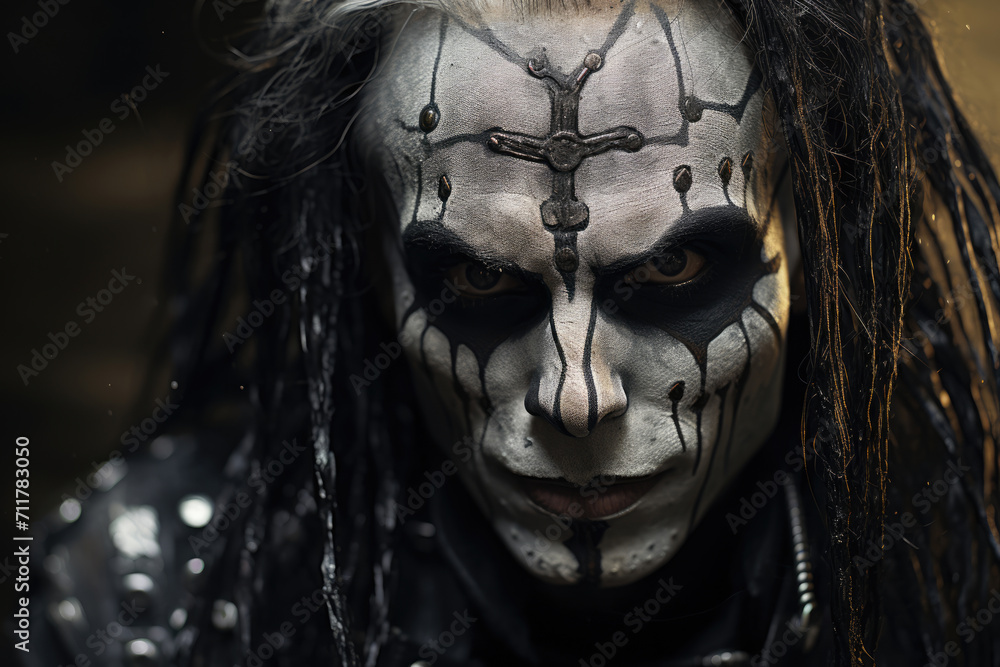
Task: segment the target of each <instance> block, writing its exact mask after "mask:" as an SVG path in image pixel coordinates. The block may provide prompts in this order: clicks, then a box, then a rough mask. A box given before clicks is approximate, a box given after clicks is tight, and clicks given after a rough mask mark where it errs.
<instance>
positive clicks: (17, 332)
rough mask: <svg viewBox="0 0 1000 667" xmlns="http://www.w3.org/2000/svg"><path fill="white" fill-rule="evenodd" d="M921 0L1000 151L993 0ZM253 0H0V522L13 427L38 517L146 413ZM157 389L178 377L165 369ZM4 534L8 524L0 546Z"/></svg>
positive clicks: (977, 122)
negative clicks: (182, 179)
mask: <svg viewBox="0 0 1000 667" xmlns="http://www.w3.org/2000/svg"><path fill="white" fill-rule="evenodd" d="M39 2H41V3H42V5H43V6H47V7H49V10H50V13H54V15H53V16H51V17H45V18H46V21H45V24H44V25H41V27H37V28H35V26H34V25H32V27H30V28H29V27H26V25H25V17H27V21H29V22H31V21H32V17H36V18H37V15H38V13H39V12H40V11H42V10H41V9H40V4H39ZM917 4H918V6H919V7H920V11H921V12H922V13H924V14H925V16H926V17H927V19H928V20H929V22H930V24H931V27H932V30H933V32H934V34H935V35H936V37H937V41H938V48H939V52H940V53H941V54H942V56H943V60H944V64H945V68H946V70H947V72H948V73H949V75H950V77H951V80H952V82H953V84H954V86H955V88H956V90H957V92H958V95H959V98H960V103H961V105H962V108H963V109H964V110H965V111H966V113H967V114H968V115H969V117H970V118H971V120H972V121H973V124H974V126H975V127H977V129H978V131H979V133H980V136H981V137H982V139H983V141H984V143H985V146H986V148H987V150H988V152H989V153H990V154H991V155H992V156H993V157H994V163H995V164H996V163H997V156H1000V117H998V113H997V106H998V104H1000V3H998V2H997V1H996V0H923V2H918V3H917ZM262 6H263V0H207V1H206V2H199V3H195V2H192V1H191V0H182V1H180V2H170V3H168V2H141V1H140V2H136V1H135V0H128V1H125V0H68V1H67V2H66V3H65V4H59V2H58V0H34V1H24V0H4V6H3V10H2V11H0V30H2V33H3V34H4V39H3V43H2V44H0V53H3V58H4V60H3V63H4V65H3V75H2V79H0V80H2V81H3V85H2V86H0V128H2V130H0V132H2V143H0V203H2V205H0V285H2V293H0V294H2V302H0V332H2V338H0V341H2V346H0V349H2V351H0V406H2V407H0V494H2V501H0V506H2V508H3V523H4V526H3V530H2V531H0V535H9V533H10V531H12V530H13V526H12V524H13V521H14V517H13V511H12V509H11V507H12V503H11V500H12V499H13V496H14V492H13V488H12V485H13V480H14V477H13V470H12V467H13V463H14V457H13V451H12V450H13V446H14V438H15V437H16V436H18V435H26V436H28V437H30V438H31V452H32V459H31V478H30V479H31V497H32V503H31V517H32V519H39V518H40V517H41V516H42V514H43V513H44V512H46V511H49V510H51V509H53V508H54V507H55V506H56V505H57V504H58V502H59V499H60V494H61V493H62V492H63V491H69V492H72V486H73V485H74V479H75V478H76V477H77V476H80V477H85V476H86V475H87V474H88V473H90V472H91V471H92V463H93V462H100V461H103V460H104V458H105V457H106V456H107V454H108V452H110V451H111V450H112V449H114V448H118V447H120V446H121V445H120V444H119V438H120V437H121V434H122V432H123V431H125V430H127V429H128V428H130V427H131V426H132V423H130V420H132V421H134V420H135V415H136V414H139V415H144V416H148V415H149V414H150V413H151V412H152V410H153V408H154V407H155V406H154V405H153V404H152V403H149V405H146V406H143V405H138V406H137V405H136V402H137V400H138V393H139V389H140V385H141V381H142V378H143V374H144V371H145V369H146V367H147V363H148V359H149V356H150V351H151V349H152V342H153V340H154V338H155V336H156V334H157V332H156V331H153V330H151V328H150V322H151V319H152V317H153V316H154V314H155V313H156V312H157V309H158V308H160V307H161V302H160V300H159V297H160V294H159V289H158V286H159V284H160V279H159V278H160V272H161V269H162V266H163V257H162V255H163V245H164V239H165V230H166V229H167V227H168V225H169V224H170V220H171V213H172V210H173V206H172V203H171V199H172V196H173V193H174V189H175V187H176V182H177V175H178V173H179V170H180V166H181V160H182V156H183V152H184V148H185V144H186V138H187V135H188V132H189V128H190V125H191V123H192V120H193V118H194V114H195V112H196V110H197V108H198V107H199V105H200V104H201V102H202V101H203V99H204V95H205V93H206V91H207V90H208V88H209V85H210V83H211V81H212V80H213V79H215V78H216V77H218V76H220V75H221V74H222V73H223V72H224V71H225V67H224V66H223V65H222V64H221V62H220V59H219V57H218V54H220V53H223V52H225V50H226V44H227V38H226V37H225V36H226V35H237V34H239V33H241V32H242V31H244V30H245V29H246V27H247V25H248V24H249V21H250V20H251V19H252V18H253V17H254V16H255V15H256V14H257V13H259V12H260V11H261V9H262ZM55 9H57V11H54V10H55ZM220 14H221V18H220ZM35 23H38V24H41V23H42V21H41V19H38V20H36V21H35ZM15 48H16V53H15ZM147 67H149V68H151V69H153V70H154V71H155V70H156V69H157V68H159V71H160V72H161V73H166V75H165V76H163V77H162V80H161V81H160V82H159V83H157V85H156V87H155V88H153V89H152V90H149V91H148V92H147V93H146V95H145V98H144V99H141V100H140V99H139V97H140V96H141V93H142V91H139V92H140V95H136V98H135V99H134V100H132V104H133V105H134V107H130V106H129V105H128V104H127V103H123V102H122V100H121V99H120V98H121V95H122V94H123V93H130V91H132V90H133V88H135V87H136V86H137V85H141V83H142V81H143V79H144V78H146V81H148V82H152V81H153V79H151V78H149V77H148V76H147V73H148V71H147ZM116 99H117V100H118V102H117V103H116ZM125 110H127V117H125V118H124V119H122V118H121V116H122V114H123V113H125ZM105 118H108V119H110V122H111V123H112V124H113V125H114V131H113V132H111V133H110V134H107V135H104V136H103V138H102V140H101V143H100V144H99V145H97V146H96V147H95V148H94V149H93V152H92V153H91V154H90V155H87V156H85V157H82V158H81V161H80V164H79V166H77V167H75V168H73V169H72V172H70V173H63V174H62V181H61V182H60V181H59V180H57V176H56V174H55V173H54V171H53V167H52V163H53V161H58V162H61V163H66V160H67V149H66V147H67V145H71V146H76V145H77V144H78V143H79V142H80V141H82V140H83V139H84V138H85V135H84V131H86V132H88V133H90V134H91V136H95V135H94V134H93V133H94V131H95V130H97V131H98V132H99V129H98V128H99V127H100V123H101V121H102V119H105ZM100 134H103V133H100ZM123 267H124V268H125V269H126V272H127V273H129V274H132V275H135V276H136V280H135V281H132V282H131V283H130V284H129V285H128V287H126V288H125V289H124V290H123V291H122V292H121V293H120V294H117V295H115V296H114V298H113V300H112V301H111V302H110V303H109V304H107V306H105V307H104V308H105V310H104V311H103V312H100V313H95V314H94V316H93V320H92V321H91V322H89V323H88V322H87V321H86V320H87V315H86V311H82V312H78V310H77V306H78V304H80V303H81V302H82V301H84V300H85V299H86V298H87V297H95V296H96V295H97V293H98V292H99V291H100V290H101V289H104V288H106V287H107V285H108V281H109V280H110V279H111V277H112V271H113V270H118V271H121V270H122V268H123ZM140 280H141V284H140V282H139V281H140ZM70 321H74V322H76V324H78V325H79V326H80V332H79V334H78V335H77V336H75V337H74V338H71V339H69V340H68V344H67V345H66V347H65V349H62V350H59V351H58V355H57V356H56V357H55V358H54V359H52V360H48V365H47V367H46V368H45V369H44V370H42V371H40V372H39V373H38V375H37V376H31V377H30V378H29V381H28V384H27V386H26V385H25V383H24V381H23V380H22V378H21V375H20V374H19V372H18V371H17V366H18V365H22V364H23V365H24V366H27V367H30V366H31V362H32V350H33V349H37V350H39V351H41V350H42V348H43V346H45V345H46V344H48V343H50V340H49V337H48V334H49V333H50V332H51V333H53V334H56V333H57V332H60V331H63V330H64V328H65V326H66V324H67V323H68V322H70ZM49 351H50V352H51V351H52V349H51V348H50V349H49ZM157 391H158V393H157V395H158V396H160V397H166V396H167V395H168V394H169V393H170V390H169V387H168V386H166V385H164V386H163V387H160V388H157ZM10 544H11V542H9V541H8V539H7V538H4V542H3V546H0V562H2V558H3V556H4V555H6V554H8V553H9V552H10V547H9V545H10ZM2 578H3V577H2V576H0V579H2ZM10 594H11V581H10V580H7V581H4V582H2V583H0V601H4V602H7V601H8V600H9V597H8V596H9V595H10ZM2 606H3V608H4V609H5V610H6V609H7V606H6V604H4V605H2ZM4 617H5V618H6V617H7V613H6V611H5V612H4Z"/></svg>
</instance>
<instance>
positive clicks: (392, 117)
mask: <svg viewBox="0 0 1000 667" xmlns="http://www.w3.org/2000/svg"><path fill="white" fill-rule="evenodd" d="M400 24H402V21H400ZM739 38H740V32H739V30H738V28H737V27H736V26H735V25H734V22H733V19H732V18H731V17H730V16H729V15H727V14H725V13H724V12H723V11H721V10H719V9H718V7H717V6H716V4H715V3H712V2H704V3H697V2H683V3H681V2H678V3H671V2H662V3H661V4H659V5H655V6H649V5H638V4H635V3H626V4H618V3H614V7H613V8H607V9H600V8H592V9H589V10H586V12H585V13H582V14H578V13H574V12H565V13H557V14H554V15H541V16H529V17H526V18H523V17H522V18H520V19H519V18H516V17H514V16H513V15H510V14H504V13H503V12H501V11H497V12H493V13H487V14H485V15H481V16H480V17H479V18H478V19H477V20H475V21H472V20H469V19H466V20H462V19H459V18H456V17H455V16H448V15H445V14H443V13H439V12H437V11H433V10H420V11H417V12H414V13H413V14H412V15H409V18H408V22H407V23H406V25H405V28H404V29H402V30H401V31H397V33H396V34H394V35H392V36H391V37H390V38H388V39H387V40H386V42H385V45H386V51H387V52H388V51H389V49H390V47H392V49H391V55H390V56H388V57H387V60H386V61H385V62H384V63H383V67H384V69H383V70H382V71H381V74H380V76H379V77H378V78H377V79H376V80H375V81H374V82H373V83H372V84H371V85H369V86H368V87H367V88H366V90H365V93H364V94H365V96H366V99H365V112H364V113H363V114H362V116H361V119H360V121H359V122H360V123H361V126H360V128H359V134H358V146H359V147H362V148H363V149H365V150H367V151H369V154H368V156H367V157H368V158H369V159H370V164H371V165H372V169H374V170H376V171H378V172H379V173H380V174H381V176H382V177H383V178H384V179H385V181H386V187H387V189H388V191H387V192H385V193H383V194H380V195H379V197H381V198H382V199H383V200H384V201H383V202H382V204H383V206H384V207H385V210H384V211H383V214H384V218H385V219H381V220H379V221H378V222H379V224H381V225H382V228H383V229H385V230H387V231H388V233H386V234H385V237H386V242H385V249H386V252H387V254H388V255H389V264H390V267H391V272H392V280H393V295H394V301H395V309H396V314H397V323H398V325H399V327H400V331H401V336H400V340H401V342H402V343H403V344H404V348H405V351H406V354H407V356H408V358H409V359H410V360H411V362H412V365H413V367H414V369H415V372H416V375H417V377H418V382H419V383H420V386H419V387H418V394H419V396H420V399H421V401H422V407H423V410H424V413H425V417H426V421H427V423H428V424H429V425H430V427H431V429H432V430H433V437H434V438H435V440H436V441H437V444H438V445H439V446H441V447H442V448H444V450H445V451H446V452H448V453H449V454H450V455H452V456H453V458H455V459H456V462H457V463H458V464H459V468H460V475H461V477H462V479H463V481H464V483H465V484H466V486H467V488H468V489H469V491H470V492H471V494H472V495H473V497H474V498H475V500H476V502H477V503H478V505H479V507H480V508H481V509H482V511H483V512H484V514H485V515H486V516H487V517H488V519H489V520H490V521H491V522H492V523H493V525H494V527H495V529H496V531H497V532H498V534H499V535H500V537H501V538H502V539H503V541H504V542H505V543H506V544H507V546H508V547H509V549H510V552H511V553H512V554H513V555H514V557H515V558H516V559H517V560H518V561H519V562H521V563H522V565H524V567H526V568H527V569H528V570H529V571H531V572H532V573H534V574H535V575H537V576H538V577H540V578H542V579H545V580H548V581H551V582H556V583H579V582H585V583H599V584H601V585H607V586H613V585H620V584H624V583H628V582H631V581H634V580H636V579H638V578H640V577H642V576H644V575H647V574H649V573H651V572H652V571H653V570H655V569H656V568H658V567H660V566H661V565H663V564H664V563H665V562H666V561H668V560H669V559H670V558H671V557H672V556H673V555H674V554H675V553H676V552H677V550H678V549H679V548H680V546H681V545H682V544H683V542H684V540H685V539H686V537H687V536H688V534H689V533H690V532H691V530H692V528H693V527H694V526H695V525H696V524H697V522H698V520H699V519H700V517H701V516H702V515H703V514H704V512H705V510H706V508H707V507H708V506H709V505H710V504H711V503H712V501H713V499H715V498H716V497H717V496H718V494H719V492H720V490H722V489H723V488H724V487H725V486H726V485H727V483H729V482H730V481H731V480H732V479H733V477H734V475H735V474H736V473H737V472H738V471H739V470H740V468H741V467H742V466H743V465H744V464H745V463H746V462H747V460H748V459H749V458H750V457H751V456H752V455H753V454H754V453H755V452H756V451H757V449H758V448H759V447H760V446H761V444H762V443H763V442H764V440H765V439H766V438H767V437H768V435H769V434H770V432H771V431H772V429H773V426H774V423H775V420H776V418H777V414H778V409H779V403H780V396H781V377H782V370H783V359H784V354H783V350H784V338H785V332H786V328H787V322H788V309H789V286H788V282H789V281H788V273H787V265H788V263H789V261H792V262H795V261H797V254H794V255H793V254H790V253H789V251H788V250H786V248H785V247H784V238H785V234H786V232H785V231H784V230H783V225H785V226H789V228H791V225H792V224H793V221H792V219H791V218H792V216H791V215H790V214H789V213H788V211H790V210H791V204H790V194H789V192H788V191H787V188H784V189H782V190H781V194H780V195H779V189H778V187H777V186H778V184H779V183H780V182H782V181H783V180H786V179H783V177H782V176H781V174H780V173H779V168H780V165H781V164H783V163H784V161H783V159H778V158H777V157H776V156H777V153H776V152H775V151H774V150H770V149H769V145H770V144H769V140H768V139H767V138H765V136H764V135H765V132H764V122H763V119H764V117H765V113H764V110H763V107H764V95H763V92H762V91H761V89H760V81H759V78H758V77H757V75H756V74H755V73H754V71H753V69H752V66H751V61H750V59H749V57H748V54H747V52H746V49H745V48H744V47H743V46H742V45H740V44H739ZM768 134H770V133H768ZM397 225H398V227H397ZM793 252H794V251H793ZM456 295H457V298H456ZM463 438H465V439H466V442H469V441H470V440H471V442H472V443H473V444H472V446H471V450H472V453H471V455H470V454H469V453H468V452H469V449H466V448H465V447H464V446H463V445H461V444H459V445H458V446H457V447H456V445H455V443H459V442H461V441H462V440H463Z"/></svg>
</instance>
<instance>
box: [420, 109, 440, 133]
mask: <svg viewBox="0 0 1000 667" xmlns="http://www.w3.org/2000/svg"><path fill="white" fill-rule="evenodd" d="M439 120H441V114H440V113H438V110H437V107H436V106H435V105H433V104H428V105H427V106H425V107H424V109H423V111H421V112H420V129H421V130H423V131H424V132H431V131H432V130H433V129H434V128H435V127H437V125H438V121H439Z"/></svg>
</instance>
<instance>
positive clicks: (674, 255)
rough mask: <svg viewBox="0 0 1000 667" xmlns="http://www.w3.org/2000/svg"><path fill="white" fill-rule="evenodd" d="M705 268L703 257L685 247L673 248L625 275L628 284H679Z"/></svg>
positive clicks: (694, 276) (695, 275)
mask: <svg viewBox="0 0 1000 667" xmlns="http://www.w3.org/2000/svg"><path fill="white" fill-rule="evenodd" d="M703 268H705V258H704V257H703V256H702V255H700V254H698V253H696V252H694V251H693V250H689V249H687V248H674V249H671V250H667V251H666V252H664V253H663V254H662V255H657V256H656V257H654V258H653V259H651V260H649V261H648V262H646V263H645V264H643V265H642V266H638V267H636V268H634V269H632V270H631V271H629V272H628V273H627V274H626V275H625V282H626V283H629V284H636V283H647V282H648V283H653V284H656V285H680V284H681V283H686V282H687V281H689V280H692V279H693V278H696V277H697V276H698V275H699V274H700V273H701V270H702V269H703Z"/></svg>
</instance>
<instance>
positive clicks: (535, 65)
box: [487, 33, 643, 293]
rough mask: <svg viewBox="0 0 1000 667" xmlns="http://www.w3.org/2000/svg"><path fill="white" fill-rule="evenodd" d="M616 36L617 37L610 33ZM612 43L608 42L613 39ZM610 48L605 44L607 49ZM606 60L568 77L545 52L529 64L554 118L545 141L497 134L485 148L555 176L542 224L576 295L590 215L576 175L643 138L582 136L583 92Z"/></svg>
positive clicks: (620, 131)
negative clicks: (543, 166)
mask: <svg viewBox="0 0 1000 667" xmlns="http://www.w3.org/2000/svg"><path fill="white" fill-rule="evenodd" d="M612 34H614V33H612ZM609 41H610V40H609ZM603 50H604V51H606V50H607V46H605V48H604V49H603ZM603 63H604V56H603V55H602V53H600V52H596V51H595V52H591V53H589V54H587V56H586V57H585V58H584V59H583V64H582V65H580V67H578V68H577V69H576V71H574V72H572V73H571V74H569V75H566V74H563V73H562V72H558V71H556V70H553V69H552V68H551V67H550V66H549V64H548V62H547V60H546V57H545V52H544V51H542V52H541V53H540V54H539V55H537V56H535V57H533V58H531V59H530V60H529V61H528V71H529V72H530V73H531V74H532V75H533V76H536V77H538V78H540V79H543V80H544V81H545V82H546V83H547V84H548V89H549V95H550V97H551V100H552V119H551V123H550V128H549V135H548V136H547V137H533V136H529V135H525V134H519V133H516V132H506V131H502V130H501V131H495V132H492V133H491V134H490V138H489V139H488V140H487V145H488V146H489V147H490V148H491V149H492V150H494V151H496V152H497V153H502V154H505V155H511V156H514V157H517V158H521V159H524V160H533V161H536V162H547V163H548V165H549V167H550V168H551V169H552V171H553V172H554V173H553V174H552V194H551V196H549V198H548V199H546V200H545V201H544V202H543V203H542V210H541V213H542V224H544V225H545V228H546V229H547V230H549V231H550V232H552V234H553V236H554V237H555V255H554V260H555V265H556V269H558V271H559V273H560V274H561V275H562V278H563V281H564V282H565V283H566V287H567V290H568V291H569V292H570V293H572V291H573V289H572V286H571V285H572V282H573V273H575V272H576V269H577V267H578V266H579V265H580V260H579V257H578V255H577V251H576V234H577V232H578V231H581V230H583V229H586V228H587V224H588V223H589V222H590V211H589V209H588V208H587V204H586V203H585V202H582V201H580V200H578V199H577V198H576V192H575V187H574V186H575V183H574V177H575V173H576V168H577V167H579V166H580V163H581V162H583V160H584V158H587V157H590V156H592V155H598V154H600V153H603V152H605V151H608V150H611V149H620V150H626V151H629V152H634V151H637V150H639V149H640V148H642V144H643V138H642V134H641V133H640V132H639V130H637V129H635V128H633V127H625V126H621V127H616V128H613V129H610V130H607V131H605V132H601V133H599V134H594V135H590V136H582V135H581V134H580V131H579V127H578V124H579V108H580V91H581V90H582V89H583V84H584V83H586V81H587V77H588V76H589V75H590V73H591V72H595V71H597V70H599V69H600V68H601V65H602V64H603Z"/></svg>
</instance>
